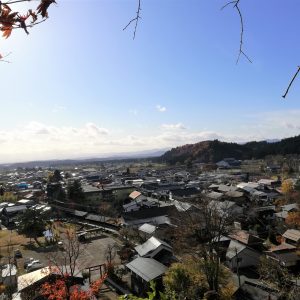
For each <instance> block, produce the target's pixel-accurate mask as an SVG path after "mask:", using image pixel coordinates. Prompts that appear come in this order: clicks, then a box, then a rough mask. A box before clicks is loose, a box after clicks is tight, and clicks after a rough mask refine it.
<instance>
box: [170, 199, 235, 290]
mask: <svg viewBox="0 0 300 300" xmlns="http://www.w3.org/2000/svg"><path fill="white" fill-rule="evenodd" d="M197 202H198V203H197V204H195V203H194V205H195V207H194V209H191V210H185V212H184V213H182V215H181V216H179V218H178V220H179V221H180V222H182V226H181V227H180V228H177V229H176V232H177V236H176V239H175V240H176V242H177V243H179V245H177V248H180V249H181V250H183V249H184V248H185V249H186V246H185V245H189V248H188V249H186V252H187V253H189V254H192V255H193V256H195V257H197V258H201V260H200V261H199V269H200V270H201V272H203V274H204V275H205V277H206V282H207V285H208V288H209V290H210V291H214V292H216V293H217V294H219V292H220V286H221V285H223V284H224V279H226V278H225V277H224V274H223V266H222V265H221V262H220V258H221V255H222V251H223V249H222V248H221V246H220V245H221V244H220V240H221V237H222V236H226V235H228V234H229V233H230V231H231V230H232V229H231V225H232V221H233V216H232V214H230V211H229V207H228V205H227V204H226V202H222V203H224V204H223V205H222V207H220V205H219V204H220V203H221V202H217V201H215V202H214V201H209V200H208V199H205V198H202V199H198V201H197ZM182 209H184V207H182ZM175 234H176V233H175ZM192 243H193V244H194V249H191V248H190V247H191V244H192ZM222 274H223V275H222ZM227 279H228V278H227ZM227 279H226V280H227ZM226 280H225V282H226Z"/></svg>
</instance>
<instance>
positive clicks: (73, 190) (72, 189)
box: [68, 180, 85, 203]
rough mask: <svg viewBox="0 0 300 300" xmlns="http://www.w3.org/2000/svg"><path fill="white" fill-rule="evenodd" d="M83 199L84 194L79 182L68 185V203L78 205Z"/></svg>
mask: <svg viewBox="0 0 300 300" xmlns="http://www.w3.org/2000/svg"><path fill="white" fill-rule="evenodd" d="M84 198H85V196H84V192H83V189H82V186H81V183H80V181H79V180H74V182H73V183H72V184H69V185H68V199H69V201H71V202H77V203H80V202H82V201H83V200H84Z"/></svg>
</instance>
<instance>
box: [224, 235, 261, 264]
mask: <svg viewBox="0 0 300 300" xmlns="http://www.w3.org/2000/svg"><path fill="white" fill-rule="evenodd" d="M260 255H261V253H260V252H258V251H256V250H254V249H252V248H250V247H248V246H246V245H244V244H242V243H240V242H238V241H234V240H232V241H231V242H230V244H229V246H228V249H227V252H226V263H227V265H228V266H229V267H230V268H231V269H237V268H246V267H252V266H258V264H259V258H260Z"/></svg>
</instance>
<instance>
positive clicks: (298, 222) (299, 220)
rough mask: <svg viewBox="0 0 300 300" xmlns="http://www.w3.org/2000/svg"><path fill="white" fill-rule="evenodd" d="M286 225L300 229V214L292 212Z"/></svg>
mask: <svg viewBox="0 0 300 300" xmlns="http://www.w3.org/2000/svg"><path fill="white" fill-rule="evenodd" d="M285 222H286V224H288V225H290V226H295V227H296V228H299V227H300V212H299V211H296V212H290V213H289V214H288V216H287V218H286V220H285Z"/></svg>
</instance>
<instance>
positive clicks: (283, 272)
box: [258, 257, 300, 300]
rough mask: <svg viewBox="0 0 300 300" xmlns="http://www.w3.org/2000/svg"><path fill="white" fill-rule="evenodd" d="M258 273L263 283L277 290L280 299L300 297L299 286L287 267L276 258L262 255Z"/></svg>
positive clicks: (294, 299) (292, 299)
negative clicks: (294, 281)
mask: <svg viewBox="0 0 300 300" xmlns="http://www.w3.org/2000/svg"><path fill="white" fill-rule="evenodd" d="M258 273H259V275H260V280H261V281H262V282H263V283H265V284H266V285H267V286H268V287H269V288H272V289H275V290H277V292H278V294H279V299H290V300H296V299H299V298H298V296H299V293H300V289H299V287H298V286H296V285H295V284H294V283H293V281H292V279H293V278H292V276H291V274H290V273H289V272H288V270H287V268H285V267H283V266H281V265H280V264H279V263H278V262H277V261H276V260H273V259H268V258H266V257H262V258H261V260H260V264H259V267H258Z"/></svg>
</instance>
